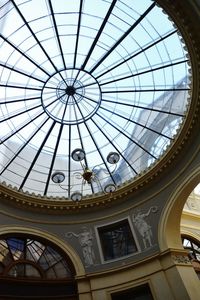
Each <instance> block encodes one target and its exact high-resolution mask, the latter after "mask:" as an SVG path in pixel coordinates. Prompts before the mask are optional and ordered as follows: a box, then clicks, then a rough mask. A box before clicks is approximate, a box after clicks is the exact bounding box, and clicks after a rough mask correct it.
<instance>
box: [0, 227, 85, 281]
mask: <svg viewBox="0 0 200 300" xmlns="http://www.w3.org/2000/svg"><path fill="white" fill-rule="evenodd" d="M15 233H17V234H24V235H31V236H35V237H42V238H43V239H45V240H47V241H50V242H51V244H52V243H53V244H55V245H57V247H59V248H60V249H61V250H62V251H63V252H64V253H66V255H67V256H68V257H69V259H70V260H71V262H72V264H73V266H74V269H75V273H76V276H83V275H84V274H85V269H84V266H83V264H82V262H81V260H80V258H79V256H78V254H76V251H75V250H74V249H73V248H72V247H71V245H69V244H68V243H67V242H66V241H63V240H61V239H59V238H58V237H57V236H56V235H53V234H52V233H49V232H47V231H44V230H41V229H36V228H32V227H27V226H26V227H22V226H1V227H0V236H2V235H7V234H15Z"/></svg>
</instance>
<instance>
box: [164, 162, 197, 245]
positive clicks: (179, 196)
mask: <svg viewBox="0 0 200 300" xmlns="http://www.w3.org/2000/svg"><path fill="white" fill-rule="evenodd" d="M199 182H200V167H198V168H195V169H193V171H192V172H191V173H190V175H189V176H187V177H186V178H185V179H184V180H183V181H182V183H181V184H180V185H179V186H178V187H177V188H176V189H174V191H173V194H172V195H171V197H170V199H169V201H168V203H167V205H166V206H165V208H164V210H163V213H162V214H161V218H160V223H159V232H158V241H159V246H160V250H161V251H165V250H167V249H169V248H172V249H173V248H174V249H183V246H182V242H181V234H180V220H181V215H182V211H183V207H184V204H185V203H186V200H187V198H188V196H189V195H190V193H191V192H192V190H193V189H194V188H195V186H196V185H197V184H198V183H199ZM163 233H165V234H163Z"/></svg>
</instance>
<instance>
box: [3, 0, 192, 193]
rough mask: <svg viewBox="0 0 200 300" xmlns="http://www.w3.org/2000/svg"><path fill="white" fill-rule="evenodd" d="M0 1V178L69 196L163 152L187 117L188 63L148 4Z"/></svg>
mask: <svg viewBox="0 0 200 300" xmlns="http://www.w3.org/2000/svg"><path fill="white" fill-rule="evenodd" d="M0 4H1V8H0V32H1V34H0V122H1V131H0V139H1V144H0V178H1V182H4V181H5V182H6V183H7V184H11V185H12V186H13V187H17V188H18V189H19V190H22V191H28V192H30V193H32V192H34V193H36V194H41V195H46V196H55V197H57V196H59V197H66V198H71V195H73V193H74V192H75V191H79V192H81V193H82V194H83V195H87V194H94V193H97V192H102V191H103V190H104V188H105V186H106V187H107V189H108V190H109V188H108V185H109V184H110V186H111V187H113V189H114V187H115V186H119V185H121V184H122V183H123V182H125V181H127V180H130V179H134V178H135V177H136V176H137V175H139V174H141V173H142V172H143V171H144V170H145V169H146V168H147V167H149V166H150V165H151V164H153V163H154V162H155V161H156V160H157V159H158V158H159V157H160V156H161V155H163V153H164V152H165V150H166V148H167V147H168V146H169V145H171V144H172V143H173V141H174V139H175V136H176V132H177V129H178V128H179V127H180V124H182V123H183V121H184V118H185V115H186V110H187V104H188V94H189V90H190V86H189V76H188V73H189V72H188V69H189V67H188V55H187V50H186V47H185V45H184V43H183V40H182V38H181V36H180V33H179V32H178V30H177V28H176V27H175V26H174V24H173V23H172V21H170V20H169V19H168V16H167V15H166V14H165V13H164V12H163V10H162V9H161V8H160V7H158V6H157V5H156V3H155V2H154V1H150V0H142V1H138V0H115V1H114V0H113V1H110V0H92V1H91V0H80V1H78V0H77V1H58V0H27V1H25V0H15V1H14V0H13V1H12V0H11V1H6V0H3V1H1V2H0ZM77 149H78V150H77ZM77 151H78V152H77ZM72 153H75V154H76V155H78V156H76V158H77V157H78V158H77V159H76V160H74V157H73V156H72ZM110 153H111V154H110ZM79 154H81V155H82V154H83V156H81V155H80V157H81V159H82V160H81V159H80V157H79ZM110 155H111V156H110ZM115 158H116V160H115ZM118 159H119V161H118ZM117 161H118V162H117ZM83 170H85V172H86V173H84V176H85V177H83ZM90 176H91V177H90ZM88 178H89V179H91V180H88ZM59 182H60V183H62V184H61V186H62V188H61V187H60V186H59V185H58V184H56V183H59Z"/></svg>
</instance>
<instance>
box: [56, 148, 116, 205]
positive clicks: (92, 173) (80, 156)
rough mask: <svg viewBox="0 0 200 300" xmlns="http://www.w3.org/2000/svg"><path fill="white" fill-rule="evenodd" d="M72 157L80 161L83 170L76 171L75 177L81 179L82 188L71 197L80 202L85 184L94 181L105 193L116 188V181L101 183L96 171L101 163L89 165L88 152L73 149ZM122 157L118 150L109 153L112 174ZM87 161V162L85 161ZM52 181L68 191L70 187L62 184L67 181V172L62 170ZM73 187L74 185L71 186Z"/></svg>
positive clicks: (109, 192)
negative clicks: (91, 166)
mask: <svg viewBox="0 0 200 300" xmlns="http://www.w3.org/2000/svg"><path fill="white" fill-rule="evenodd" d="M71 157H72V159H73V160H74V161H75V162H79V163H80V165H81V169H82V172H74V174H73V175H74V177H75V178H76V179H79V180H81V190H80V191H76V192H74V193H72V194H71V196H70V199H71V200H73V201H75V202H78V201H80V200H82V197H83V186H84V185H85V184H88V185H92V184H93V183H96V184H97V186H98V188H99V190H101V191H102V192H103V193H104V194H110V195H111V194H112V193H113V192H115V190H116V185H115V183H114V182H112V183H108V184H106V185H105V186H103V185H102V184H101V181H100V179H99V177H98V173H97V172H96V168H97V167H98V166H99V165H95V166H94V167H93V168H90V167H88V165H87V163H86V153H85V151H84V150H83V149H81V148H77V149H75V150H73V151H72V153H71ZM119 159H120V155H119V153H117V152H110V153H109V154H108V155H107V162H108V163H109V164H110V165H112V166H113V169H112V170H110V169H109V173H110V174H114V172H115V170H116V168H117V163H118V161H119ZM83 161H85V163H83ZM103 172H105V173H106V170H103ZM51 179H52V181H53V182H54V183H55V184H57V185H59V186H60V188H61V189H63V190H66V191H68V188H66V187H65V185H64V184H62V183H63V182H64V181H65V174H64V173H63V172H61V171H56V172H54V173H53V174H52V176H51ZM70 188H72V186H70Z"/></svg>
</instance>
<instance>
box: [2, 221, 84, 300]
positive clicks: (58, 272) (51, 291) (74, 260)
mask: <svg viewBox="0 0 200 300" xmlns="http://www.w3.org/2000/svg"><path fill="white" fill-rule="evenodd" d="M0 258H1V270H0V277H1V283H0V291H1V292H0V297H1V296H3V297H4V296H6V297H11V298H8V299H15V297H16V295H17V297H20V295H21V296H22V295H23V296H25V297H27V298H26V299H30V300H32V299H35V297H39V299H44V300H46V299H49V297H50V296H51V297H52V299H56V300H57V299H73V300H76V299H78V283H77V281H76V278H77V276H80V275H83V274H84V269H83V266H82V263H81V261H80V259H79V257H78V255H77V254H76V253H75V251H74V250H73V249H72V248H71V246H69V245H68V244H67V243H65V242H63V241H62V240H60V239H59V238H58V237H57V236H54V235H52V234H49V233H47V232H45V231H41V230H38V229H35V228H30V227H29V228H27V227H26V228H23V227H18V226H9V227H8V226H3V227H1V228H0ZM8 294H9V295H8ZM6 299H7V298H6ZM16 299H18V298H16Z"/></svg>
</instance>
